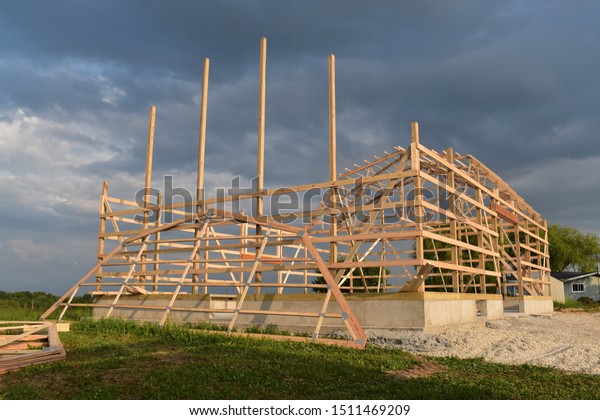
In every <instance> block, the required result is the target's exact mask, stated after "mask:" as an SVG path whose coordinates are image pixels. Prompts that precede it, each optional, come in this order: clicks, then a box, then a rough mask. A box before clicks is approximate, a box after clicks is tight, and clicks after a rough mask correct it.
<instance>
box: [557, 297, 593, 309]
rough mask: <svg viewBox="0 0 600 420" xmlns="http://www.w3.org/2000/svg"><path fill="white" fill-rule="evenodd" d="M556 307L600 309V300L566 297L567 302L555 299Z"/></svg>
mask: <svg viewBox="0 0 600 420" xmlns="http://www.w3.org/2000/svg"><path fill="white" fill-rule="evenodd" d="M554 309H555V310H561V309H582V310H584V311H590V312H593V311H600V302H597V301H593V300H591V299H583V300H574V299H572V298H566V299H565V303H562V302H557V301H554Z"/></svg>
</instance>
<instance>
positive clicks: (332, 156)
mask: <svg viewBox="0 0 600 420" xmlns="http://www.w3.org/2000/svg"><path fill="white" fill-rule="evenodd" d="M336 128H337V127H336V109H335V55H333V54H330V55H329V180H330V181H331V182H335V181H336V180H337V168H336V160H337V159H336V152H337V146H336ZM336 200H337V190H336V188H335V187H332V189H331V210H334V209H335V207H336ZM329 234H330V236H331V237H333V238H335V237H336V236H337V219H336V215H335V213H333V212H332V214H331V216H330V228H329ZM329 262H330V263H334V264H335V263H337V242H335V239H334V240H333V241H332V242H330V243H329ZM331 271H332V274H335V273H334V271H335V270H331ZM350 282H351V283H352V280H350ZM351 286H352V284H351Z"/></svg>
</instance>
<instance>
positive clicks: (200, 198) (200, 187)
mask: <svg viewBox="0 0 600 420" xmlns="http://www.w3.org/2000/svg"><path fill="white" fill-rule="evenodd" d="M209 69H210V60H209V59H208V58H205V59H204V70H203V74H202V99H201V101H200V138H199V140H198V171H197V178H196V209H195V210H196V214H197V215H198V214H199V213H200V212H203V211H204V210H205V209H204V155H205V152H204V151H205V149H206V110H207V106H208V74H209ZM200 202H202V204H200ZM198 224H199V222H198V223H197V225H198ZM194 238H196V241H200V240H201V239H200V229H199V228H198V227H196V228H195V229H194ZM206 254H207V253H206V252H204V256H205V257H206ZM192 259H194V260H195V259H197V255H192ZM199 268H200V263H199V262H194V263H193V269H194V270H198V269H199ZM206 276H207V274H205V275H204V279H205V280H206ZM198 279H199V276H198V274H197V273H193V274H192V283H198ZM205 283H206V281H205ZM206 290H207V288H206V286H205V287H204V291H205V293H206ZM192 293H198V287H196V286H193V287H192Z"/></svg>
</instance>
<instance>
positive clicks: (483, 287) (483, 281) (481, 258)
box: [475, 168, 487, 294]
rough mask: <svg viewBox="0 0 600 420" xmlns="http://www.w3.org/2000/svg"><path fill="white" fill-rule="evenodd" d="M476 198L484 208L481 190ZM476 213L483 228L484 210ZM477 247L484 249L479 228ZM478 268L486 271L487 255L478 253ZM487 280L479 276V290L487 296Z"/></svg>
mask: <svg viewBox="0 0 600 420" xmlns="http://www.w3.org/2000/svg"><path fill="white" fill-rule="evenodd" d="M477 179H479V168H478V169H477ZM475 198H476V200H477V202H478V203H479V204H481V205H482V206H483V205H484V203H483V193H482V192H481V190H480V189H479V188H478V189H477V191H476V193H475ZM475 212H476V215H477V216H476V217H477V223H478V224H479V225H481V226H483V223H484V219H483V218H484V217H485V215H484V214H483V210H482V209H480V208H476V209H475ZM477 246H478V247H479V248H483V231H482V230H481V229H480V228H478V229H477ZM478 267H479V269H481V270H485V254H484V253H482V252H478ZM486 283H487V281H486V278H485V274H480V275H479V288H480V293H482V294H485V293H487V287H486ZM475 290H477V288H475Z"/></svg>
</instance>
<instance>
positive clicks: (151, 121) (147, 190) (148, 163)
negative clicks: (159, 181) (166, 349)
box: [140, 105, 156, 282]
mask: <svg viewBox="0 0 600 420" xmlns="http://www.w3.org/2000/svg"><path fill="white" fill-rule="evenodd" d="M155 121H156V107H155V106H154V105H152V106H151V107H150V119H149V121H148V149H147V151H146V180H145V182H144V208H148V207H150V199H149V193H150V186H151V185H152V155H153V153H154V125H155ZM148 216H149V214H148V212H147V211H145V212H144V223H143V228H144V229H148V222H149V217H148ZM140 261H141V262H142V267H143V268H144V271H145V269H146V265H145V264H143V263H144V262H145V261H146V255H144V254H142V255H141V257H140ZM145 280H146V277H145V276H140V281H141V282H144V281H145Z"/></svg>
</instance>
